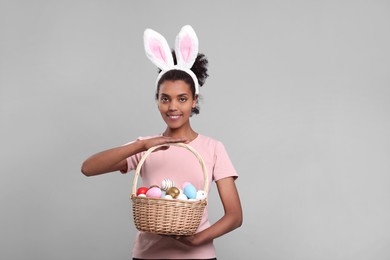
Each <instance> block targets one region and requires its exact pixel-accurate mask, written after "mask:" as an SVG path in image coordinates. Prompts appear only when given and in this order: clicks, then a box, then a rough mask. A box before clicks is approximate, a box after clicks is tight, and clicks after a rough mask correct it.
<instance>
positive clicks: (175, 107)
mask: <svg viewBox="0 0 390 260" xmlns="http://www.w3.org/2000/svg"><path fill="white" fill-rule="evenodd" d="M168 109H169V110H176V109H177V104H176V102H175V101H171V102H169V107H168Z"/></svg>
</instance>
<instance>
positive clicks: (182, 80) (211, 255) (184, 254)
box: [82, 26, 242, 259]
mask: <svg viewBox="0 0 390 260" xmlns="http://www.w3.org/2000/svg"><path fill="white" fill-rule="evenodd" d="M144 39H145V50H146V53H147V55H148V57H149V58H150V59H151V60H152V61H153V63H155V64H156V65H157V66H158V67H159V68H160V69H162V70H161V71H160V73H159V76H158V80H157V84H156V99H157V101H158V102H157V103H158V108H159V111H160V113H161V117H162V119H163V120H164V122H165V123H166V128H165V130H164V132H163V133H162V134H159V135H156V136H153V137H141V138H139V139H137V140H135V141H132V142H130V143H128V144H127V145H124V146H120V147H117V148H113V149H110V150H106V151H103V152H100V153H97V154H95V155H93V156H91V157H90V158H88V159H87V160H86V161H85V162H84V163H83V165H82V172H83V173H84V174H85V175H87V176H93V175H97V174H102V173H106V172H112V171H121V172H122V173H127V172H129V171H131V170H135V169H136V168H137V166H138V164H140V161H141V160H142V158H143V155H144V154H145V152H146V151H147V150H149V149H150V148H151V147H154V146H157V145H162V144H167V143H178V142H183V143H187V144H188V145H189V146H191V147H192V148H194V149H195V150H196V151H197V152H198V153H199V154H200V155H201V157H202V158H203V160H204V161H205V168H206V169H207V172H208V173H209V174H208V176H207V178H205V179H204V178H203V176H202V174H199V162H198V161H197V160H194V158H193V155H191V154H189V153H186V152H185V151H183V149H182V148H179V147H169V149H166V150H158V151H157V150H156V151H155V152H153V153H152V154H150V156H149V157H148V158H147V159H146V160H145V161H142V162H145V163H144V168H143V170H142V175H141V177H142V183H143V185H144V186H146V187H151V186H155V185H160V184H161V181H162V180H164V179H165V178H167V177H169V178H170V179H172V180H174V182H175V184H176V186H177V187H180V188H181V187H184V186H185V185H186V183H191V184H194V185H195V186H197V187H202V186H201V185H200V184H201V183H207V186H206V187H210V185H211V183H212V182H213V181H215V182H216V185H217V189H218V193H219V196H220V199H221V203H222V205H223V207H224V215H223V216H222V217H221V218H220V219H219V220H218V221H217V222H216V223H214V224H210V223H209V221H208V213H207V208H206V209H205V211H204V212H203V215H202V219H201V221H200V225H199V227H198V229H197V231H196V233H195V234H194V235H191V236H162V235H159V234H154V233H147V232H142V231H140V232H138V234H137V237H136V241H135V244H134V248H133V257H134V259H215V257H216V252H215V248H214V244H213V241H214V239H215V238H217V237H220V236H222V235H224V234H226V233H228V232H230V231H232V230H234V229H236V228H237V227H239V226H241V223H242V210H241V203H240V199H239V195H238V192H237V188H236V185H235V179H236V178H237V177H238V175H237V172H236V170H235V168H234V166H233V165H232V162H231V161H230V159H229V156H228V154H227V152H226V150H225V148H224V146H223V144H222V143H221V142H219V141H217V140H214V139H212V138H210V137H206V136H203V135H201V134H199V133H197V132H196V131H195V130H194V129H192V127H191V123H190V117H191V116H192V115H193V114H198V113H199V107H198V105H197V104H198V95H199V87H200V86H202V85H203V84H204V82H205V80H206V78H207V76H208V74H207V64H208V61H207V59H206V57H205V56H204V55H203V54H198V46H197V38H196V35H195V32H194V31H193V30H192V28H191V27H190V26H185V27H183V29H182V31H181V32H180V33H179V35H178V39H177V40H176V43H177V44H178V45H179V46H176V50H175V54H176V55H175V57H178V59H177V61H176V58H174V56H173V55H172V53H171V51H170V50H169V47H167V43H166V41H165V39H164V38H163V37H162V36H161V35H160V34H157V33H156V32H154V31H151V30H150V29H147V30H146V31H145V36H144ZM182 39H184V40H183V42H182V41H181V40H182ZM141 165H142V164H141ZM183 169H185V174H183ZM168 174H169V175H168ZM195 186H194V187H195ZM205 189H207V188H205ZM183 190H185V189H184V188H183ZM199 191H201V192H203V193H202V194H204V196H206V195H207V193H208V192H209V190H205V191H203V190H199Z"/></svg>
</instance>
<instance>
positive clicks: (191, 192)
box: [183, 183, 196, 199]
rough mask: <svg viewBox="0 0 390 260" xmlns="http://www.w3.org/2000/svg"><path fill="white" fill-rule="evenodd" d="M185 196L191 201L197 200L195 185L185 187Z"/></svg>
mask: <svg viewBox="0 0 390 260" xmlns="http://www.w3.org/2000/svg"><path fill="white" fill-rule="evenodd" d="M183 191H184V194H185V195H186V196H187V197H188V198H189V199H195V198H196V188H195V186H194V185H192V184H191V183H189V184H187V185H186V186H185V187H184V190H183Z"/></svg>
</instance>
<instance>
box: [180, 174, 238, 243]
mask: <svg viewBox="0 0 390 260" xmlns="http://www.w3.org/2000/svg"><path fill="white" fill-rule="evenodd" d="M216 183H217V188H218V192H219V196H220V198H221V201H222V204H223V208H224V211H225V214H224V216H223V217H222V218H221V219H219V220H218V221H217V222H216V223H215V224H213V225H211V226H210V227H209V228H207V229H205V230H203V231H201V232H199V233H197V234H195V235H193V236H188V237H183V238H179V237H178V240H179V241H181V242H183V243H185V244H187V245H192V246H196V245H201V244H204V243H207V242H209V241H211V240H214V239H215V238H217V237H220V236H222V235H224V234H226V233H228V232H230V231H232V230H234V229H236V228H238V227H240V226H241V224H242V209H241V202H240V198H239V195H238V191H237V188H236V185H235V182H234V178H233V177H228V178H224V179H221V180H218V181H217V182H216Z"/></svg>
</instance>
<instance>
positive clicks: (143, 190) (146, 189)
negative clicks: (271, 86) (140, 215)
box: [137, 187, 148, 196]
mask: <svg viewBox="0 0 390 260" xmlns="http://www.w3.org/2000/svg"><path fill="white" fill-rule="evenodd" d="M147 191H148V188H146V187H141V188H138V190H137V196H139V195H140V194H146V192H147Z"/></svg>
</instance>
